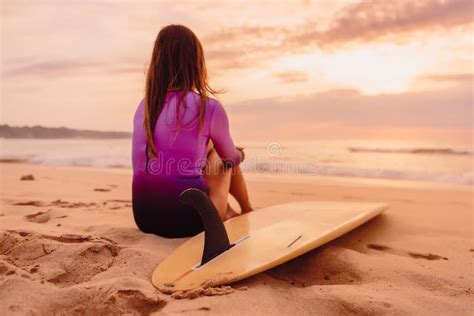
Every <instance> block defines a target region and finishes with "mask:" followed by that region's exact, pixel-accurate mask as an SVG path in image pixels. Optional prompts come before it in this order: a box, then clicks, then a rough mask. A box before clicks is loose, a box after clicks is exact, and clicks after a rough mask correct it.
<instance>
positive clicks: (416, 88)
mask: <svg viewBox="0 0 474 316" xmlns="http://www.w3.org/2000/svg"><path fill="white" fill-rule="evenodd" d="M472 9H473V4H472V2H471V1H469V0H453V1H436V0H430V1H428V0H422V1H405V0H404V1H396V2H390V1H375V0H374V1H322V0H321V1H301V2H296V3H293V2H292V3H289V2H288V3H287V2H283V1H281V2H277V3H275V2H271V1H260V2H257V3H253V2H252V3H250V2H245V1H244V4H242V3H236V2H234V1H223V2H218V3H217V2H214V1H210V2H202V3H201V2H200V3H199V4H197V3H191V2H189V3H188V2H180V3H175V2H172V1H163V2H159V3H157V2H148V1H121V2H119V3H117V2H112V1H105V0H103V1H99V0H96V1H92V0H91V1H81V2H79V1H77V2H64V1H42V2H41V3H39V2H18V1H2V7H1V17H2V64H1V68H2V77H1V79H2V112H1V121H2V122H3V123H8V124H13V125H25V124H26V125H34V124H42V125H46V126H70V127H75V128H89V129H101V130H110V129H112V130H129V129H130V121H131V117H132V115H133V113H134V110H135V108H136V106H137V104H138V102H139V101H140V99H141V98H142V95H143V82H144V73H145V71H146V67H147V64H148V61H149V58H150V54H151V49H152V46H153V42H154V39H155V37H156V34H157V32H158V31H159V29H160V28H161V27H162V26H164V25H167V24H170V23H178V24H184V25H187V26H189V27H190V28H191V29H193V31H194V32H195V33H196V34H197V35H198V37H199V38H200V39H201V41H202V43H203V46H204V50H205V54H206V58H207V64H208V70H209V73H210V78H211V85H212V86H213V87H216V88H218V89H224V90H225V91H226V93H225V94H222V95H219V99H220V100H221V101H222V102H223V104H224V105H225V107H226V108H227V109H228V111H229V113H230V116H231V117H233V118H232V124H233V126H234V129H236V132H237V134H239V133H241V134H242V135H246V132H247V131H248V130H249V129H248V128H247V129H245V130H244V129H242V126H245V125H246V124H248V121H243V120H241V118H243V117H248V116H252V115H255V113H260V112H263V109H262V108H258V109H255V108H252V109H247V108H248V107H246V106H245V105H246V104H252V103H253V104H258V103H262V102H263V103H265V104H269V103H275V102H276V103H275V104H277V103H278V102H284V103H285V106H280V110H281V111H283V112H285V113H287V112H288V111H290V112H292V114H291V115H289V116H288V115H286V117H290V116H291V117H294V119H295V120H296V121H293V122H284V121H282V122H280V123H281V124H280V125H279V126H280V127H281V128H282V129H285V128H288V129H290V128H291V126H293V125H294V124H295V123H298V124H299V125H301V124H302V121H303V120H300V119H299V117H304V116H305V115H306V114H305V113H304V106H303V105H301V104H302V103H304V104H309V103H312V104H314V106H317V107H318V109H319V110H318V111H322V112H323V114H324V113H329V112H331V111H335V110H333V107H332V106H331V103H330V102H333V101H331V100H332V98H333V97H332V96H334V95H335V94H336V95H337V91H341V90H343V91H353V93H354V96H357V97H354V98H357V100H355V99H354V100H353V102H356V103H357V104H359V103H360V104H366V102H368V101H367V100H369V99H368V98H369V97H370V96H373V97H375V98H377V97H378V96H381V95H384V96H385V98H388V100H395V99H400V100H403V102H406V103H410V104H413V106H411V107H410V108H409V111H412V110H413V111H415V112H417V111H418V110H417V108H418V107H420V108H421V107H423V108H424V107H425V106H426V104H425V103H426V102H427V98H432V96H434V95H437V94H438V93H441V92H440V91H446V93H444V92H443V93H442V95H444V96H446V100H445V101H446V102H451V101H448V100H453V98H454V99H455V100H457V101H456V103H453V104H445V105H444V107H443V106H441V105H439V106H433V111H434V112H435V113H434V114H433V115H432V117H431V118H423V117H421V118H420V123H419V124H420V126H423V127H424V128H431V129H433V128H435V129H439V128H443V129H446V128H448V129H453V128H456V129H467V130H468V131H469V130H470V129H471V128H472V122H471V123H470V124H466V122H465V121H464V120H463V119H462V117H466V116H468V115H469V114H472V91H471V90H472V76H473V64H472V62H473V60H472V56H473V43H472V31H473V29H472V25H473V23H472V22H473V16H472ZM237 11H238V12H239V14H235V12H237ZM315 95H318V97H316V98H315V97H314V96H315ZM327 96H331V98H329V99H328V97H327ZM448 96H451V97H448ZM339 97H344V96H339ZM312 98H314V99H313V101H312ZM433 98H434V97H433ZM434 99H435V101H434V102H438V101H436V100H439V98H434ZM302 100H304V101H302ZM315 102H318V104H316V103H315ZM430 102H431V101H430ZM439 102H441V101H439ZM443 102H444V101H443ZM385 103H387V102H385ZM466 104H468V105H469V106H467V107H466ZM347 106H349V105H347ZM400 106H401V107H403V106H402V105H400V104H395V102H394V104H393V105H390V106H389V105H386V104H380V105H379V107H386V109H381V110H380V111H378V110H377V111H369V112H367V113H365V114H364V115H366V116H367V117H366V119H365V120H364V121H365V122H366V123H365V124H367V126H366V127H367V128H371V127H380V128H382V127H383V128H390V129H397V128H402V127H403V128H412V129H415V128H416V129H418V128H420V126H418V124H417V123H413V124H411V125H410V124H402V125H403V126H402V125H400V124H399V123H397V124H395V123H391V122H390V121H389V120H386V119H385V118H384V117H385V116H386V115H387V113H391V112H393V111H396V109H395V108H396V107H400ZM390 107H393V108H390ZM362 108H364V106H362ZM407 109H408V108H407ZM254 110H255V112H253V111H254ZM341 110H343V109H338V111H341ZM346 110H347V111H350V108H349V107H348V108H346ZM400 110H401V108H400ZM466 110H467V111H469V113H466ZM246 111H248V112H246ZM443 111H450V113H454V114H453V115H452V118H450V120H449V121H448V120H446V119H445V118H444V117H445V116H444V115H443ZM298 112H299V113H300V115H299V114H298ZM25 113H26V115H25ZM72 113H74V115H72ZM111 113H113V115H111ZM417 113H418V112H417ZM406 114H407V116H412V114H410V113H406ZM262 115H263V114H262ZM265 115H267V117H268V118H269V119H275V120H277V119H278V117H279V115H280V113H272V112H266V113H265ZM312 115H314V116H313V117H312V118H313V121H312V122H311V124H312V125H314V126H316V125H321V126H322V125H324V124H327V123H331V124H333V123H334V120H333V119H331V121H326V120H325V119H324V118H323V117H325V116H326V114H324V115H322V114H321V112H314V113H313V114H312ZM328 116H330V117H335V118H336V117H337V113H332V114H330V115H329V114H328ZM282 117H285V115H283V114H282ZM337 121H338V122H339V123H340V124H342V125H344V126H346V127H350V126H353V125H358V124H360V123H357V122H355V121H354V120H353V119H352V117H347V118H341V119H340V120H337ZM308 124H309V123H308ZM393 124H394V125H393ZM252 128H256V126H253V127H252ZM308 128H310V126H308ZM244 132H245V133H244ZM310 134H311V133H310ZM313 136H314V135H309V136H308V137H310V138H311V137H313ZM242 137H245V136H242Z"/></svg>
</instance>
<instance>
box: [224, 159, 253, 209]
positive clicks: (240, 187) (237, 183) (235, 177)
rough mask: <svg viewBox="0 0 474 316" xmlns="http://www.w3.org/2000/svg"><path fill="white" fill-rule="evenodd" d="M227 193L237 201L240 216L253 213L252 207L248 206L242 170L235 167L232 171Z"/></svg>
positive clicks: (248, 201) (247, 195)
mask: <svg viewBox="0 0 474 316" xmlns="http://www.w3.org/2000/svg"><path fill="white" fill-rule="evenodd" d="M229 193H230V194H232V196H233V197H234V198H235V199H236V200H237V202H238V203H239V206H240V210H241V214H245V213H248V212H251V211H253V207H252V205H251V204H250V200H249V194H248V191H247V185H246V184H245V179H244V175H243V174H242V170H240V167H239V166H237V167H235V168H234V169H233V170H232V176H231V178H230V188H229Z"/></svg>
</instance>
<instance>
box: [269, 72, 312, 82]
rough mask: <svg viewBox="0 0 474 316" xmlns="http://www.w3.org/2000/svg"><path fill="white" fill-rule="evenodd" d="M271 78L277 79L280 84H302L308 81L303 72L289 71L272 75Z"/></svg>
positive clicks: (306, 75)
mask: <svg viewBox="0 0 474 316" xmlns="http://www.w3.org/2000/svg"><path fill="white" fill-rule="evenodd" d="M273 76H274V77H275V78H276V79H278V81H279V82H280V83H294V82H304V81H308V80H309V75H308V73H306V72H304V71H297V70H289V71H285V72H277V73H274V74H273Z"/></svg>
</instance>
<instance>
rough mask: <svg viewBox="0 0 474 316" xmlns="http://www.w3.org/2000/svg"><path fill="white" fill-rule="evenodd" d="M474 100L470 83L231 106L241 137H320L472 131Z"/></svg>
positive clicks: (235, 128) (333, 92)
mask: <svg viewBox="0 0 474 316" xmlns="http://www.w3.org/2000/svg"><path fill="white" fill-rule="evenodd" d="M472 100H473V91H472V88H471V85H470V84H468V83H466V84H463V85H458V86H456V87H451V88H449V89H438V90H428V91H418V92H406V93H399V94H381V95H363V94H360V93H359V91H357V90H330V91H325V92H319V93H314V94H311V95H305V96H303V95H300V96H294V97H291V98H285V99H278V98H264V99H257V100H249V101H245V102H240V103H236V104H230V105H229V106H227V107H226V109H227V110H228V112H229V114H230V116H231V125H232V129H233V131H235V132H236V133H237V135H238V136H239V137H243V138H246V137H250V136H251V135H250V132H249V131H259V133H261V134H262V133H263V134H265V131H268V133H266V134H265V135H267V136H268V137H270V136H271V137H277V138H278V137H289V138H291V137H305V138H313V137H316V138H317V137H318V136H319V137H320V136H321V135H331V134H332V133H339V132H340V131H339V130H341V129H343V130H346V131H347V130H351V129H352V130H353V129H360V130H366V131H371V132H373V133H377V131H378V130H379V129H380V130H381V129H387V128H389V129H399V130H403V129H450V130H455V129H465V130H470V131H471V132H472V129H473V128H474V127H473V125H472V114H473V102H472ZM262 118H265V119H264V120H262ZM276 127H277V128H276ZM300 132H301V133H300ZM320 133H323V134H320ZM347 136H350V135H347ZM378 136H379V137H381V138H383V137H384V135H382V134H381V135H378Z"/></svg>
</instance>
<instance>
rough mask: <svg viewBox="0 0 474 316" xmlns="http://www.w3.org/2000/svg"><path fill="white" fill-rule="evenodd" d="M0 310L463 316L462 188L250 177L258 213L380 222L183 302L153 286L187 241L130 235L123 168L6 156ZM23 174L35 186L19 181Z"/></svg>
mask: <svg viewBox="0 0 474 316" xmlns="http://www.w3.org/2000/svg"><path fill="white" fill-rule="evenodd" d="M0 168H1V169H0V174H1V193H2V196H1V203H2V204H1V209H0V228H1V235H0V297H1V300H0V314H2V315H14V314H31V315H52V314H59V315H61V314H68V315H71V314H89V315H92V314H94V315H97V314H118V313H120V314H124V313H127V314H136V315H149V314H160V315H161V314H163V315H173V314H183V315H200V314H202V315H209V314H227V315H229V314H231V315H234V314H235V315H279V314H282V315H296V314H298V315H314V314H353V313H356V314H418V315H420V314H437V315H468V314H471V313H472V312H473V301H474V300H473V298H474V295H473V284H474V283H473V281H474V278H473V269H472V262H473V261H472V259H473V255H474V245H473V235H472V234H473V195H472V187H468V186H448V185H433V184H423V183H415V182H402V181H378V180H377V181H376V180H364V179H361V180H357V179H353V180H350V181H347V180H344V179H336V178H323V177H302V176H301V177H298V176H261V175H259V174H251V175H248V177H247V179H248V182H249V190H250V193H251V198H252V201H253V203H254V206H255V207H256V208H257V212H258V209H260V208H263V207H266V206H271V205H275V204H279V203H284V202H290V201H304V200H333V201H347V202H350V201H374V202H386V203H388V204H389V205H390V208H389V209H388V210H387V211H386V212H385V213H384V214H382V215H381V216H379V217H377V218H375V219H374V220H372V221H370V222H368V223H366V224H364V225H363V226H361V227H359V228H357V229H356V230H354V231H352V232H351V233H349V234H346V235H344V236H343V237H341V238H339V239H336V240H334V241H333V242H331V243H329V244H327V245H325V246H324V247H321V248H319V249H316V250H314V251H311V252H309V253H307V254H305V255H303V256H301V257H299V258H297V259H295V260H292V261H290V262H288V263H285V264H283V265H281V266H278V267H276V268H274V269H271V270H269V271H267V272H265V273H261V274H258V275H256V276H254V277H251V278H249V279H246V280H243V281H240V282H238V283H236V284H232V285H231V286H230V287H225V288H223V289H210V290H208V291H205V292H202V293H200V295H198V296H197V297H196V298H194V299H180V298H179V297H178V296H174V297H173V296H170V295H166V294H163V293H160V292H159V291H157V290H156V289H155V288H154V287H153V285H152V284H151V282H150V278H151V274H152V271H153V269H154V268H155V267H156V266H157V264H158V263H159V262H160V261H161V260H163V259H164V258H165V257H166V256H168V255H169V254H170V253H171V252H172V251H173V250H174V249H175V248H176V247H177V246H179V245H180V244H182V243H183V242H184V241H185V240H186V239H164V238H160V237H158V236H154V235H147V234H144V233H142V232H140V231H139V230H138V229H137V227H136V226H135V223H134V221H133V217H132V209H131V183H130V179H131V175H130V173H129V171H127V170H119V169H94V168H86V167H52V166H43V165H34V164H19V163H3V164H1V165H0ZM28 174H31V175H33V176H34V180H20V178H21V177H22V176H24V175H28Z"/></svg>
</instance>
